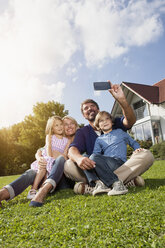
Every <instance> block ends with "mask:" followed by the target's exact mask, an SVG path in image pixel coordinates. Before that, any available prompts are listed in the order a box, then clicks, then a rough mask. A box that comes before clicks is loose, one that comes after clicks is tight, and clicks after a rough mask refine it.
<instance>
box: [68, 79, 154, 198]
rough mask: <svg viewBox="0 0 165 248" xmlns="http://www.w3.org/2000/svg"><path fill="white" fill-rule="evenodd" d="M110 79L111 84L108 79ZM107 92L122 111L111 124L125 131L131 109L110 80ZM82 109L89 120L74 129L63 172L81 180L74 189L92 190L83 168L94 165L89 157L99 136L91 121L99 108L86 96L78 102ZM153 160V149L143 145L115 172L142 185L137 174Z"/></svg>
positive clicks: (76, 191) (122, 177)
mask: <svg viewBox="0 0 165 248" xmlns="http://www.w3.org/2000/svg"><path fill="white" fill-rule="evenodd" d="M109 83H110V84H111V82H110V81H109ZM109 92H110V93H111V94H112V96H113V97H114V98H115V99H116V100H117V101H118V103H119V104H120V106H121V108H122V112H123V117H121V118H116V119H115V122H114V126H113V128H122V129H123V130H125V131H126V130H128V129H130V128H131V127H132V126H133V124H134V123H135V121H136V118H135V115H134V112H133V110H132V108H131V106H130V105H129V104H128V102H127V100H126V98H125V96H124V93H123V91H122V89H121V87H120V86H119V85H112V84H111V89H110V90H109ZM81 111H82V114H83V116H84V118H85V119H86V120H88V122H89V125H87V126H85V127H83V128H81V129H79V130H77V132H76V135H75V138H74V140H73V142H72V144H71V145H70V148H69V153H68V154H69V158H70V160H69V161H67V162H66V163H65V167H64V173H65V175H66V176H67V177H69V178H70V179H72V180H74V181H77V182H80V183H79V184H76V185H75V188H74V191H75V193H80V194H85V193H92V188H91V187H89V185H88V184H87V179H86V176H85V174H84V173H83V170H90V169H92V168H94V167H95V162H94V161H92V160H91V159H89V158H88V157H89V156H90V155H91V154H92V152H93V148H94V144H95V140H96V138H97V137H98V131H97V130H96V128H95V126H94V121H95V117H96V115H97V113H98V112H99V106H98V104H97V103H96V102H95V101H93V100H91V99H87V100H85V101H84V102H83V103H82V104H81ZM84 153H86V154H87V156H83V154H84ZM72 161H73V162H75V163H76V164H75V163H73V162H72ZM153 161H154V158H153V155H152V153H151V152H150V151H148V150H145V149H143V150H142V151H140V152H139V153H135V154H133V155H132V156H131V158H130V159H129V160H128V161H127V162H126V163H124V164H123V165H122V166H121V167H119V168H118V169H117V170H115V171H114V172H115V174H116V175H117V176H118V178H119V179H120V180H122V181H123V182H124V183H125V184H126V183H127V182H130V181H131V180H132V179H134V180H133V181H131V183H133V184H134V185H138V186H143V185H144V180H143V179H142V178H141V177H139V175H141V174H142V173H144V172H145V171H146V170H147V169H148V168H149V167H150V166H151V165H152V164H153Z"/></svg>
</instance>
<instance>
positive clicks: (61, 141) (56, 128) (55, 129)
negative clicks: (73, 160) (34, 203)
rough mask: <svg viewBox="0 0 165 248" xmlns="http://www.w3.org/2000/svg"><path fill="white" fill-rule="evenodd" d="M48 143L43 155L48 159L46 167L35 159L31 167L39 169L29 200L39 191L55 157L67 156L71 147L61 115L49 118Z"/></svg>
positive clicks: (46, 131) (47, 128)
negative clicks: (43, 167)
mask: <svg viewBox="0 0 165 248" xmlns="http://www.w3.org/2000/svg"><path fill="white" fill-rule="evenodd" d="M45 133H46V144H45V147H44V148H43V149H42V156H43V158H44V159H45V160H46V161H47V166H46V168H45V169H40V168H39V167H38V161H37V160H36V161H34V162H33V163H32V164H31V169H33V170H36V171H37V175H36V177H35V180H34V183H33V186H32V188H31V190H30V191H29V193H28V196H27V198H28V199H29V200H31V199H33V198H34V196H35V195H36V193H37V191H36V190H37V189H38V186H39V184H40V183H41V181H42V180H43V179H44V177H46V174H49V173H50V171H51V169H52V166H53V164H54V162H55V159H56V158H57V157H58V156H59V155H63V156H64V157H65V158H67V150H68V147H69V144H70V142H69V140H68V139H67V138H65V137H64V135H63V133H64V127H63V121H62V119H61V117H59V116H52V117H50V118H49V119H48V121H47V125H46V130H45Z"/></svg>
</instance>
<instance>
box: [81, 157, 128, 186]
mask: <svg viewBox="0 0 165 248" xmlns="http://www.w3.org/2000/svg"><path fill="white" fill-rule="evenodd" d="M89 158H90V159H91V160H93V161H95V163H96V167H95V168H94V169H91V170H84V173H85V175H86V177H87V179H88V182H89V184H90V185H91V186H94V185H95V183H94V182H95V181H96V180H101V181H102V182H103V183H104V184H105V185H106V186H107V187H110V186H111V185H112V184H113V183H114V182H115V181H118V180H119V179H118V177H117V176H116V174H115V173H114V172H113V171H115V170H116V169H117V168H119V167H120V166H121V165H122V164H123V163H124V162H123V161H122V160H120V159H115V158H111V157H107V156H104V155H100V154H92V155H91V156H90V157H89Z"/></svg>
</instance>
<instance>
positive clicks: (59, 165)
mask: <svg viewBox="0 0 165 248" xmlns="http://www.w3.org/2000/svg"><path fill="white" fill-rule="evenodd" d="M64 163H65V159H64V157H63V156H59V157H58V158H57V159H56V160H55V162H54V164H53V167H52V169H51V172H50V175H49V176H48V178H47V179H46V180H45V183H47V182H49V183H50V184H51V185H52V186H53V189H52V190H51V192H50V193H52V192H53V191H54V189H55V188H56V190H60V189H67V188H73V186H74V182H73V181H71V180H70V179H69V178H66V177H65V175H64V173H63V172H64ZM56 186H57V187H56Z"/></svg>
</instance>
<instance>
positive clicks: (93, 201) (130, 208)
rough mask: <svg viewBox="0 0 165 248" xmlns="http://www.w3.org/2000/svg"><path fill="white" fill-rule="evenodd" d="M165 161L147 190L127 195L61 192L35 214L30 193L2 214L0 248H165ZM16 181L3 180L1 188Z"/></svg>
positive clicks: (134, 190)
mask: <svg viewBox="0 0 165 248" xmlns="http://www.w3.org/2000/svg"><path fill="white" fill-rule="evenodd" d="M164 175H165V161H156V162H155V164H154V165H153V166H152V167H151V168H150V169H149V170H148V171H147V172H146V173H145V174H144V175H143V178H145V182H146V186H145V187H142V188H138V187H137V188H132V189H129V193H128V194H127V195H122V196H114V197H108V196H107V195H106V194H104V195H100V196H95V197H93V196H87V195H84V196H83V195H75V194H74V193H73V191H72V190H61V191H59V192H57V193H56V194H52V195H50V196H48V197H47V198H46V200H45V204H44V205H43V207H41V208H30V207H29V206H28V204H29V202H28V200H27V199H26V196H27V192H28V190H29V189H27V190H26V191H25V192H24V193H22V194H21V195H20V196H18V197H16V198H15V199H13V200H12V201H10V202H7V203H6V202H2V204H3V207H2V209H0V226H1V228H0V247H2V248H10V247H13V248H15V247H18V248H19V247H20V248H22V247H23V248H29V247H33V248H35V247H36V248H40V247H52V248H54V247H55V248H58V247H62V248H69V247H75V248H80V247H82V248H90V247H91V248H104V247H110V248H118V247H123V248H143V247H146V248H148V247H150V248H162V247H165V235H164V234H165V233H164V230H165V222H164V220H165V218H164V217H165V212H164V209H165V199H164V191H165V181H164ZM15 178H16V176H12V177H3V178H0V187H2V186H3V185H6V184H7V183H9V182H11V181H12V180H13V179H15Z"/></svg>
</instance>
